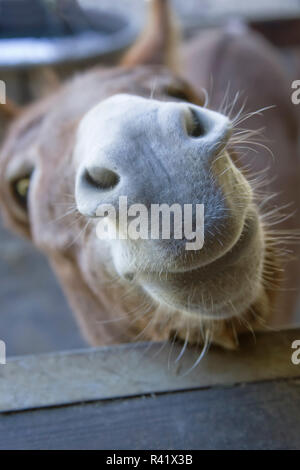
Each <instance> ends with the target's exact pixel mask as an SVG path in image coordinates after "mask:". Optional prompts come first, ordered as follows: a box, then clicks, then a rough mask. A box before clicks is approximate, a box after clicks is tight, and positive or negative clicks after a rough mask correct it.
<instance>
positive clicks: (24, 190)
mask: <svg viewBox="0 0 300 470" xmlns="http://www.w3.org/2000/svg"><path fill="white" fill-rule="evenodd" d="M29 186H30V175H27V176H24V177H22V178H19V179H17V180H15V181H14V182H13V183H12V189H13V192H14V196H15V198H16V200H17V202H18V203H19V204H20V205H21V206H22V207H23V209H26V210H27V199H28V191H29Z"/></svg>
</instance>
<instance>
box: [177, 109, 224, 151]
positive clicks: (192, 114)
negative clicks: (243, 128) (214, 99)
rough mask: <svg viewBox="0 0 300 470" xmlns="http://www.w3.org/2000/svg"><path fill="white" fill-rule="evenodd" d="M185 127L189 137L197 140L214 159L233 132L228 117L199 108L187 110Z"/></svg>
mask: <svg viewBox="0 0 300 470" xmlns="http://www.w3.org/2000/svg"><path fill="white" fill-rule="evenodd" d="M184 126H185V130H186V133H187V135H188V136H189V137H191V138H193V139H196V142H197V141H198V143H199V144H200V145H201V146H203V150H204V149H206V150H207V152H206V153H208V155H209V156H212V157H213V156H214V155H215V154H216V153H217V152H220V151H221V150H222V149H223V148H224V147H225V146H226V144H227V143H228V140H229V138H230V135H231V130H232V127H231V123H230V121H229V119H228V118H227V117H226V116H224V115H223V114H220V113H217V112H215V111H210V110H208V109H205V108H200V107H198V106H189V107H187V108H185V110H184Z"/></svg>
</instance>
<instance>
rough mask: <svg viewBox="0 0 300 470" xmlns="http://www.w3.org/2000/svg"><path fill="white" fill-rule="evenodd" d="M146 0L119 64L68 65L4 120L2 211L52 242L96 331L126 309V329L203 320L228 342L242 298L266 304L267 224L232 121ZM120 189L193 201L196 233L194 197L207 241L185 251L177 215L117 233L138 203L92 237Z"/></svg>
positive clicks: (71, 291)
mask: <svg viewBox="0 0 300 470" xmlns="http://www.w3.org/2000/svg"><path fill="white" fill-rule="evenodd" d="M152 4H153V6H152V8H153V11H152V15H153V18H152V20H151V21H152V23H151V28H150V29H149V30H147V31H146V33H145V34H144V35H143V37H142V38H141V39H140V40H139V41H138V42H137V44H136V45H134V47H133V48H132V49H131V50H130V51H129V52H128V53H127V55H126V56H125V58H124V59H123V63H122V64H121V65H120V66H119V67H114V68H96V69H94V70H92V71H89V72H88V73H86V74H83V75H81V76H78V77H76V78H75V79H73V80H72V81H70V82H68V83H67V84H66V85H64V86H62V87H61V88H60V89H59V90H58V91H57V92H56V93H55V94H53V95H51V96H50V97H48V98H47V99H44V100H43V101H41V102H38V103H37V104H34V105H32V106H30V107H29V108H27V109H25V110H24V111H22V112H21V115H20V117H18V119H17V120H16V121H15V122H14V123H13V124H12V126H11V127H10V130H9V132H8V133H7V136H6V140H5V142H4V146H3V150H2V154H1V163H0V164H1V171H0V175H1V185H0V192H1V203H2V212H3V214H4V216H5V218H6V221H7V222H8V223H9V224H10V226H12V227H13V228H14V229H16V230H17V231H19V232H21V233H22V234H25V235H27V236H29V237H31V238H32V240H33V242H34V243H35V245H36V246H37V247H39V248H40V249H41V250H42V251H44V252H46V253H47V255H48V257H49V259H50V261H51V263H52V265H53V266H54V268H55V270H56V272H57V273H58V275H59V277H60V279H61V281H62V284H63V286H64V288H65V290H66V292H67V294H68V296H69V298H70V301H71V303H72V305H73V308H74V310H75V311H76V312H77V314H78V316H79V318H80V321H81V323H82V325H83V327H84V328H85V329H86V330H88V334H89V336H90V338H91V339H92V340H93V341H94V343H99V342H105V341H107V342H108V341H112V340H114V339H115V338H116V332H118V331H119V330H120V326H119V324H118V325H117V322H116V323H114V324H113V322H112V325H113V326H111V327H108V326H106V329H105V328H104V326H103V324H101V321H102V320H103V319H104V320H105V321H107V319H108V318H109V317H111V319H112V320H114V317H120V316H121V317H122V318H123V321H124V322H125V326H124V325H121V330H122V332H123V333H124V334H127V338H128V337H132V336H134V335H135V334H136V333H137V332H139V331H142V330H143V329H144V326H145V321H146V322H147V326H146V329H145V333H147V336H148V337H151V338H154V337H155V338H165V337H167V336H169V335H170V334H174V332H177V335H178V337H182V338H186V339H187V341H191V342H194V341H197V340H198V338H199V337H200V338H201V332H202V331H203V325H204V326H209V332H210V334H211V336H213V339H214V340H215V341H216V342H219V343H221V344H224V345H225V346H228V347H231V346H233V343H234V341H233V338H232V335H231V334H229V329H230V328H231V327H230V328H229V327H228V325H229V323H227V322H229V321H231V319H232V318H239V317H241V316H245V315H248V314H249V311H250V310H249V309H250V308H252V311H253V309H254V310H256V311H259V314H263V315H265V314H266V313H267V311H268V300H267V296H266V294H265V292H264V289H263V285H262V270H263V263H264V250H265V247H264V234H263V229H262V225H261V223H260V219H259V215H258V212H257V208H256V206H255V204H254V202H253V195H252V190H251V187H250V185H249V184H248V182H247V180H246V179H245V177H244V176H243V174H242V172H241V171H240V170H239V169H238V167H237V166H236V164H235V162H234V155H233V154H232V151H231V150H230V149H229V145H228V143H229V142H230V138H231V131H232V125H231V122H230V119H229V118H228V117H226V116H225V115H223V114H220V113H218V112H214V111H212V110H209V109H207V107H206V106H205V103H204V95H203V96H196V94H195V93H194V91H193V90H192V89H191V87H190V86H189V85H188V84H186V83H185V82H184V81H182V80H181V79H180V78H178V76H177V74H176V73H173V72H172V71H170V70H169V69H168V68H167V67H166V58H167V57H170V54H169V52H170V51H169V47H170V43H171V41H170V38H171V28H170V19H169V16H168V15H167V5H166V2H165V1H159V0H154V1H153V2H152ZM11 114H13V112H12V113H11ZM122 197H123V198H124V197H126V198H127V202H128V207H130V206H131V205H133V204H142V205H143V207H144V208H146V209H148V210H149V211H150V210H151V207H152V206H153V205H155V204H156V205H157V204H166V205H167V206H165V207H169V208H170V207H171V206H172V205H174V204H176V205H177V209H178V208H179V209H184V205H185V204H189V205H192V212H191V214H192V218H191V221H192V224H191V227H190V228H191V231H192V228H195V226H197V227H198V225H197V220H196V216H197V211H196V210H195V207H196V204H203V206H204V231H203V235H204V244H203V246H202V247H201V249H199V246H198V248H197V249H187V239H186V237H184V236H182V237H179V238H176V237H175V236H174V232H175V224H174V223H171V236H170V238H169V239H161V237H156V238H151V236H150V237H142V238H139V239H133V238H132V237H130V236H129V237H127V238H126V237H123V236H122V235H124V232H125V231H126V230H127V229H128V225H129V224H130V223H132V222H133V223H134V217H132V215H133V214H129V218H128V220H125V221H124V220H120V218H119V217H116V218H115V219H114V218H113V217H112V216H111V214H110V213H109V212H108V215H107V217H106V220H107V221H108V224H110V226H113V228H114V229H115V233H116V234H117V238H116V239H107V240H100V239H99V236H97V230H96V228H97V224H98V223H99V221H102V219H103V215H106V214H104V213H101V214H100V213H99V207H101V206H103V205H106V206H105V207H107V205H108V204H109V205H110V206H112V207H113V208H114V209H115V214H116V215H117V216H119V215H120V214H119V210H120V205H119V203H120V200H122ZM171 211H172V209H171ZM149 213H150V212H149ZM136 215H137V214H136ZM174 217H175V215H174ZM180 217H182V215H180ZM180 220H181V219H180ZM147 222H148V218H147ZM171 222H172V221H171ZM150 224H151V220H150ZM150 228H151V227H150V226H149V227H148V228H147V233H149V232H150V231H151V230H150ZM198 228H199V227H198ZM161 229H162V227H161V224H159V228H158V232H159V234H161ZM140 230H143V227H140ZM197 233H198V232H197V231H196V234H195V237H196V238H197ZM172 235H173V236H172ZM190 241H191V240H190ZM133 312H135V315H134V317H133V318H132V313H133ZM115 319H116V318H115ZM109 321H110V320H109ZM149 321H150V323H149ZM100 329H101V331H100ZM204 329H205V328H204ZM103 331H104V333H102V332H103ZM205 331H206V330H205ZM230 331H231V330H230Z"/></svg>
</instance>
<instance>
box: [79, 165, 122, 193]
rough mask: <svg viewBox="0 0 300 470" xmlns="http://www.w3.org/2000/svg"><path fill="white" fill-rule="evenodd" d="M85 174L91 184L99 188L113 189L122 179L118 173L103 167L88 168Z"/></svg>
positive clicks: (87, 181) (86, 179) (86, 180)
mask: <svg viewBox="0 0 300 470" xmlns="http://www.w3.org/2000/svg"><path fill="white" fill-rule="evenodd" d="M83 176H84V179H85V182H86V183H87V184H88V185H89V186H92V187H94V188H95V189H99V190H107V189H113V188H114V187H115V186H117V184H118V183H119V181H120V177H119V175H118V174H117V173H115V172H114V171H112V170H109V169H107V168H102V167H92V168H88V169H86V170H85V172H84V175H83Z"/></svg>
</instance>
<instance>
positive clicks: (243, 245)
mask: <svg viewBox="0 0 300 470" xmlns="http://www.w3.org/2000/svg"><path fill="white" fill-rule="evenodd" d="M258 225H259V222H258V219H257V217H253V212H252V211H251V212H250V213H249V215H248V217H246V219H245V221H244V224H243V227H242V230H241V233H240V235H239V237H238V238H237V240H236V242H235V243H234V245H233V246H232V247H230V249H229V250H228V251H226V252H225V253H223V254H222V255H221V256H220V257H219V258H215V259H214V260H213V261H212V262H211V263H210V262H208V263H206V264H205V265H198V266H197V265H196V266H193V267H192V268H185V267H181V268H178V269H162V270H160V271H157V272H156V271H151V272H149V271H147V273H144V275H143V273H141V277H142V278H144V279H145V280H146V281H147V280H149V281H150V282H159V281H160V280H162V279H163V280H170V281H172V280H173V279H177V278H180V277H181V276H186V277H187V278H189V277H192V276H193V274H195V275H196V274H197V271H198V272H199V271H201V270H203V269H210V268H212V266H214V265H215V263H221V264H226V263H228V264H232V263H235V262H236V261H237V260H238V259H239V258H240V257H241V256H243V254H244V253H245V252H246V251H247V250H248V249H249V247H250V245H251V243H252V242H253V239H254V237H255V236H256V233H257V230H258ZM144 276H145V277H144Z"/></svg>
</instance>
